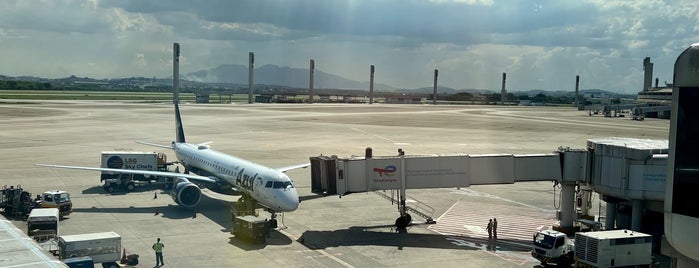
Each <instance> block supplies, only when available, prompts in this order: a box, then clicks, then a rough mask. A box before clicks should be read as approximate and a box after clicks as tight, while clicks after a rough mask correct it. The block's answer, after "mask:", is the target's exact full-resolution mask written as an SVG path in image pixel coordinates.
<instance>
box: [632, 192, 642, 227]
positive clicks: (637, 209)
mask: <svg viewBox="0 0 699 268" xmlns="http://www.w3.org/2000/svg"><path fill="white" fill-rule="evenodd" d="M642 214H643V202H642V201H641V200H639V199H634V200H632V201H631V230H634V231H636V232H640V231H641V227H642V226H641V220H642Z"/></svg>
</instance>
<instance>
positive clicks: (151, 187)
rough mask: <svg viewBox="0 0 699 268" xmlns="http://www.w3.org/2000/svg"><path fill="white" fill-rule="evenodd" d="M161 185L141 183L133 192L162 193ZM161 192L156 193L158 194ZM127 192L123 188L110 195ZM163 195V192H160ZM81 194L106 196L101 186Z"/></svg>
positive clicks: (88, 189)
mask: <svg viewBox="0 0 699 268" xmlns="http://www.w3.org/2000/svg"><path fill="white" fill-rule="evenodd" d="M162 188H163V185H162V184H149V183H143V184H139V185H138V186H136V189H135V190H134V192H148V191H154V190H156V191H161V192H162V191H163V190H162ZM161 192H158V193H159V194H160V193H161ZM126 193H127V191H126V190H125V189H123V188H117V189H116V190H115V191H114V193H111V194H112V195H123V194H126ZM162 193H165V192H162ZM82 194H108V193H107V191H105V190H104V188H103V187H102V185H95V186H93V187H90V188H87V189H85V190H83V191H82Z"/></svg>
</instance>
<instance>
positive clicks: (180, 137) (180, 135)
mask: <svg viewBox="0 0 699 268" xmlns="http://www.w3.org/2000/svg"><path fill="white" fill-rule="evenodd" d="M175 141H176V142H178V143H183V142H185V139H184V128H183V127H182V117H181V116H180V105H179V103H178V102H177V101H175Z"/></svg>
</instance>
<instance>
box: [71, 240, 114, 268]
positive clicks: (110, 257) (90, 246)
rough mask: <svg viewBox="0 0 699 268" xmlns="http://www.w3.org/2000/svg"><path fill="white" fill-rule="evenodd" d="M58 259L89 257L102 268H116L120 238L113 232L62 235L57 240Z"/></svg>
mask: <svg viewBox="0 0 699 268" xmlns="http://www.w3.org/2000/svg"><path fill="white" fill-rule="evenodd" d="M58 253H59V254H58V258H59V259H61V260H65V259H71V258H76V257H90V258H91V259H92V261H93V262H94V263H101V264H102V266H103V267H118V264H117V262H119V261H120V260H121V254H122V252H121V236H120V235H119V234H117V233H115V232H104V233H91V234H77V235H63V236H59V238H58Z"/></svg>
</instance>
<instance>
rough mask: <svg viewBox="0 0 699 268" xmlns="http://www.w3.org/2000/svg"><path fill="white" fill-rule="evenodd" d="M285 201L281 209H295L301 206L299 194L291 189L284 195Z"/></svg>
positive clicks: (286, 210) (287, 210)
mask: <svg viewBox="0 0 699 268" xmlns="http://www.w3.org/2000/svg"><path fill="white" fill-rule="evenodd" d="M284 199H286V200H285V202H283V206H281V210H282V211H285V212H289V211H294V210H296V209H298V208H299V195H298V194H297V193H296V191H289V192H287V193H286V194H285V195H284Z"/></svg>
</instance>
